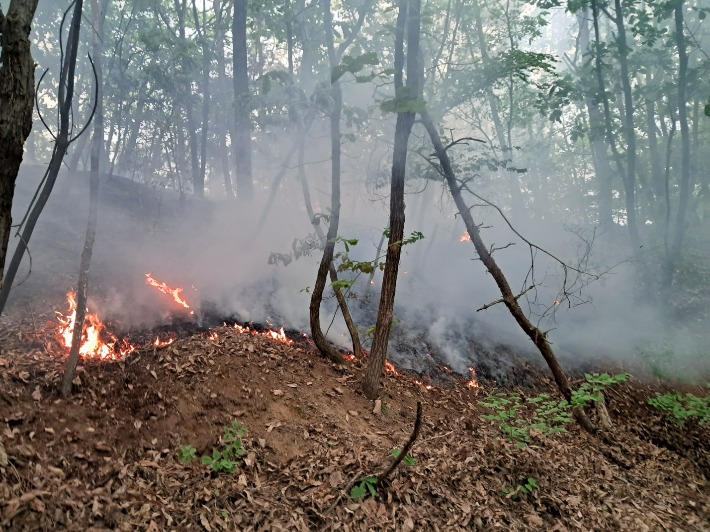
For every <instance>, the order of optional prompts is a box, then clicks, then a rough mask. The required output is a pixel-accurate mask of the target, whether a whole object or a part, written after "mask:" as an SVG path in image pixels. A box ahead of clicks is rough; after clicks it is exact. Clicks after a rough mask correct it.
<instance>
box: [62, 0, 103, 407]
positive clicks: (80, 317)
mask: <svg viewBox="0 0 710 532" xmlns="http://www.w3.org/2000/svg"><path fill="white" fill-rule="evenodd" d="M107 4H108V2H106V3H105V4H104V5H107ZM101 19H102V17H100V16H99V6H98V0H91V21H92V26H93V27H94V31H93V32H92V38H91V41H92V49H93V53H94V67H95V70H96V83H97V90H96V117H95V120H94V135H93V139H92V144H91V178H90V181H89V220H88V222H87V225H86V238H85V239H84V251H83V252H82V254H81V266H80V268H79V283H78V287H77V291H76V319H75V320H74V331H73V335H72V344H71V349H70V350H69V358H68V359H67V365H66V368H65V369H64V378H63V379H62V390H61V392H62V396H64V397H67V396H68V395H69V393H70V392H71V386H72V380H73V379H74V373H75V372H76V365H77V363H78V361H79V349H80V348H81V340H82V337H83V332H84V318H85V316H86V302H87V299H88V295H89V268H90V266H91V254H92V252H93V249H94V237H95V236H96V220H97V218H98V213H99V164H100V161H101V148H102V146H103V138H104V135H103V132H104V117H103V73H102V70H101V55H102V53H103V51H102V49H101V38H102V36H103V24H102V23H101V22H100V20H101Z"/></svg>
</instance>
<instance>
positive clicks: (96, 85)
mask: <svg viewBox="0 0 710 532" xmlns="http://www.w3.org/2000/svg"><path fill="white" fill-rule="evenodd" d="M87 55H88V56H89V63H91V70H93V71H94V107H93V109H91V114H90V115H89V119H88V120H87V121H86V124H84V127H83V128H81V131H79V133H77V134H76V136H74V137H73V138H70V139H69V144H71V143H72V142H74V141H75V140H76V139H78V138H79V137H81V135H82V133H84V131H86V128H88V127H89V124H91V121H92V120H93V119H94V115H95V114H96V108H97V107H98V105H99V75H98V74H97V73H96V65H95V64H94V60H93V59H92V58H91V54H87Z"/></svg>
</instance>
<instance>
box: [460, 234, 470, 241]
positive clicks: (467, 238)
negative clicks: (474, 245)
mask: <svg viewBox="0 0 710 532" xmlns="http://www.w3.org/2000/svg"><path fill="white" fill-rule="evenodd" d="M470 241H471V235H469V234H468V231H464V234H462V235H461V236H460V237H459V242H470Z"/></svg>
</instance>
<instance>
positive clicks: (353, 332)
mask: <svg viewBox="0 0 710 532" xmlns="http://www.w3.org/2000/svg"><path fill="white" fill-rule="evenodd" d="M299 133H300V139H299V140H300V143H299V150H298V177H299V180H300V181H301V189H302V190H303V201H304V203H305V204H306V212H307V213H308V218H309V219H310V221H311V224H312V225H313V229H314V230H315V232H316V235H318V238H319V239H320V241H321V242H322V244H323V247H325V245H326V243H327V240H326V236H325V233H323V229H322V228H321V226H320V223H317V222H318V221H317V220H316V216H315V213H314V212H313V204H312V202H311V192H310V190H309V187H308V178H307V176H306V170H305V166H304V160H303V159H304V153H305V148H306V139H305V131H300V132H299ZM328 272H329V273H330V280H331V282H333V283H335V282H336V281H337V280H338V272H337V271H336V270H335V264H333V262H332V261H331V262H330V267H329V268H328ZM333 292H334V293H335V298H336V299H337V300H338V306H339V307H340V311H341V312H342V313H343V320H345V325H346V326H347V328H348V332H349V333H350V339H351V340H352V344H353V354H354V355H355V356H356V357H360V356H361V355H362V345H361V344H360V336H359V334H358V332H357V327H356V326H355V322H354V321H353V318H352V316H351V315H350V309H349V308H348V303H347V301H346V300H345V296H344V295H343V293H342V292H341V291H340V289H339V288H338V287H337V286H334V287H333ZM328 348H329V349H332V347H331V346H330V344H328ZM328 358H333V357H332V355H329V356H328Z"/></svg>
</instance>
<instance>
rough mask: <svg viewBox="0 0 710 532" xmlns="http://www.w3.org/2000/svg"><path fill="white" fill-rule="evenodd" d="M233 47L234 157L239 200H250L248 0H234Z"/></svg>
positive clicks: (251, 193)
mask: <svg viewBox="0 0 710 532" xmlns="http://www.w3.org/2000/svg"><path fill="white" fill-rule="evenodd" d="M232 44H233V47H234V53H233V66H234V74H233V75H234V114H235V121H234V122H235V129H234V138H233V139H232V141H233V142H234V159H235V161H236V164H235V166H236V168H237V178H236V182H237V199H239V201H242V202H249V201H251V199H252V197H253V195H254V184H253V183H252V175H251V166H252V165H251V118H250V116H249V115H250V109H251V104H250V102H249V71H248V70H247V0H234V19H233V22H232Z"/></svg>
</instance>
